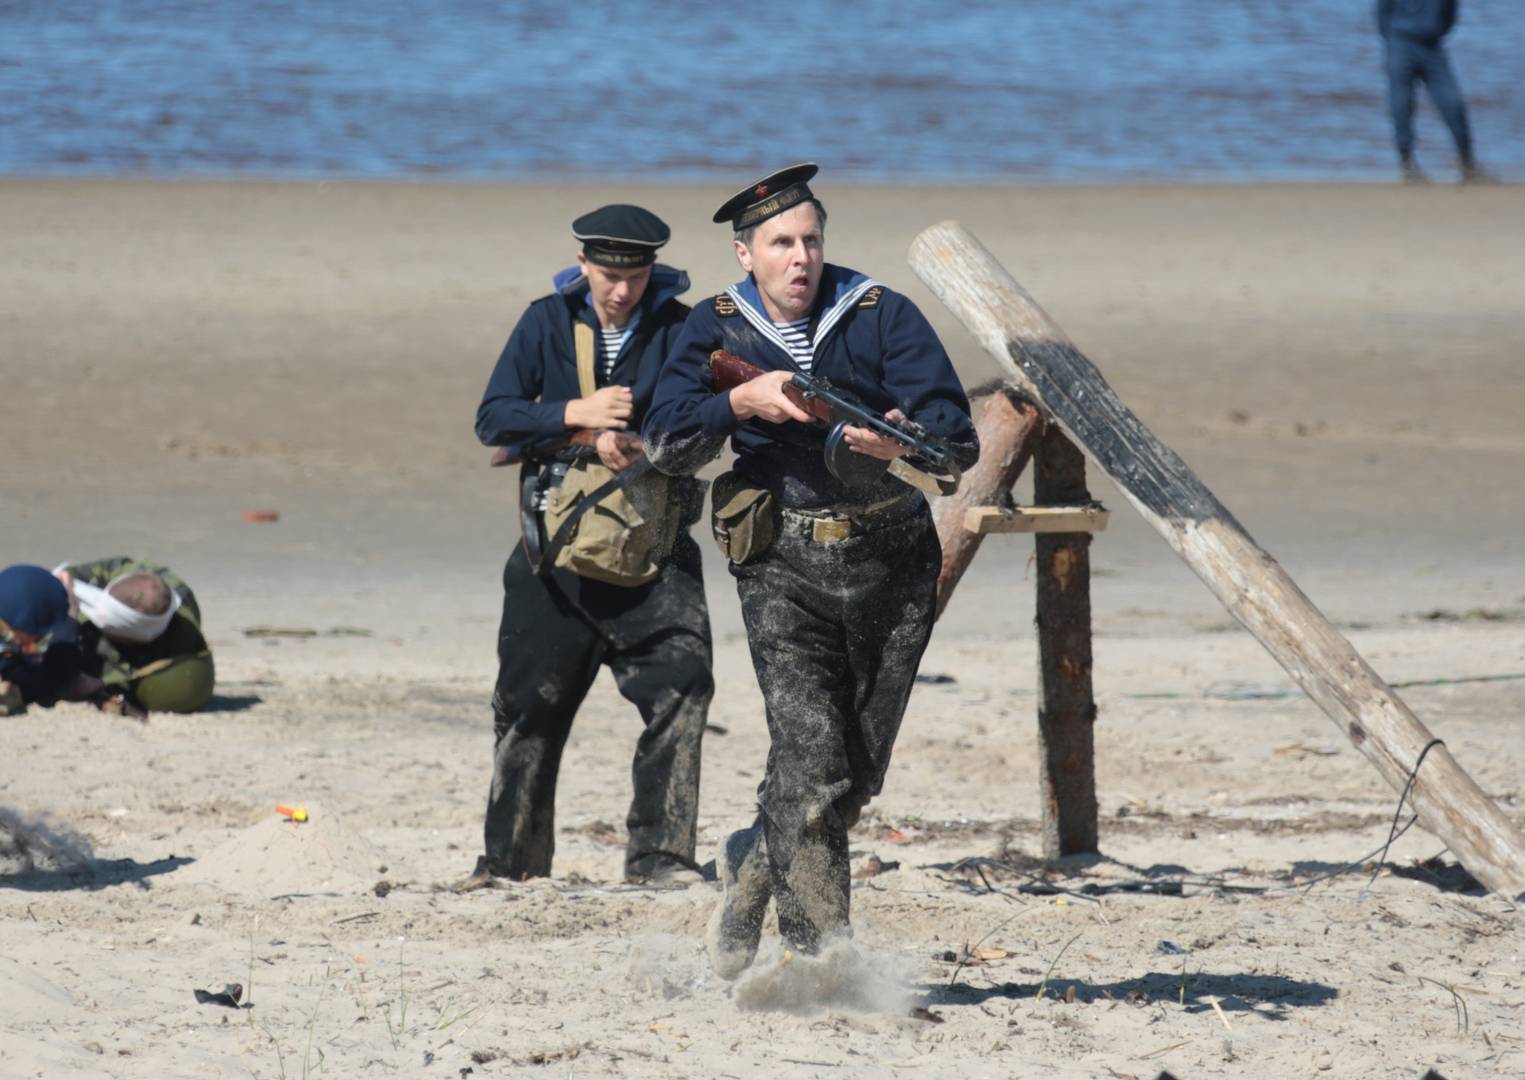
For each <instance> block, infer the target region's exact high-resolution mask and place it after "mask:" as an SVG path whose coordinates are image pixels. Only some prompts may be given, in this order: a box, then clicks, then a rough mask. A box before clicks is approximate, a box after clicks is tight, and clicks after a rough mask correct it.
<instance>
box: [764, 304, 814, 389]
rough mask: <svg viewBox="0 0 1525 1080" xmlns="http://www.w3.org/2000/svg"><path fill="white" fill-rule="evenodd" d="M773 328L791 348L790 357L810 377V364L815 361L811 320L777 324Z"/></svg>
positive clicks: (804, 319)
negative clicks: (811, 337)
mask: <svg viewBox="0 0 1525 1080" xmlns="http://www.w3.org/2000/svg"><path fill="white" fill-rule="evenodd" d="M773 326H774V329H776V330H777V331H778V332H779V334H780V335H781V336H782V337H783V339H784V344H785V345H787V346H789V355H790V356H792V357H793V358H794V362H795V363H796V364H798V365H799V367H800V370H801V371H803V372H805V373H806V374H807V375H808V374H809V373H810V363H811V361H812V360H813V359H814V357H813V355H812V353H813V350H812V349H811V346H810V319H809V318H808V317H806V318H803V319H795V320H794V321H793V322H776V323H774V324H773Z"/></svg>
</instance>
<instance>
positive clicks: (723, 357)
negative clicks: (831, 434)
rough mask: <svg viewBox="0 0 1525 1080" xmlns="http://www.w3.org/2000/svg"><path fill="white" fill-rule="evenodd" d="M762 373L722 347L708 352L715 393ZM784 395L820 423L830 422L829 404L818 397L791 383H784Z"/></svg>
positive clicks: (734, 387)
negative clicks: (811, 395)
mask: <svg viewBox="0 0 1525 1080" xmlns="http://www.w3.org/2000/svg"><path fill="white" fill-rule="evenodd" d="M762 374H764V371H763V369H762V368H760V367H758V366H757V365H756V364H751V363H748V362H747V361H745V360H743V359H742V358H741V357H739V356H737V355H736V354H735V353H729V352H726V351H725V350H724V349H716V350H715V351H714V352H712V353H710V378H711V379H713V380H714V383H715V392H716V393H717V394H723V393H725V392H726V391H728V390H734V389H736V387H738V386H740V385H741V384H742V383H745V382H751V381H752V380H753V379H755V378H757V376H759V375H762ZM784 396H785V397H786V398H788V399H789V400H790V401H792V402H794V404H796V405H798V406H799V407H800V408H802V409H804V410H805V411H806V412H807V413H809V414H810V415H811V416H813V417H815V418H816V419H817V420H819V421H820V422H821V423H823V424H826V423H830V422H831V406H830V405H828V404H827V403H826V402H824V401H822V400H821V399H820V398H817V397H810V396H808V395H807V394H806V393H805V391H803V390H801V389H800V388H799V387H798V386H795V385H794V384H793V383H785V384H784Z"/></svg>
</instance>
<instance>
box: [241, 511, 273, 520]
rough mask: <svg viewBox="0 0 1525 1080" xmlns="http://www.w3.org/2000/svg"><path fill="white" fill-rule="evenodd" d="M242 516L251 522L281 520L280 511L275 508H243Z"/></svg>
mask: <svg viewBox="0 0 1525 1080" xmlns="http://www.w3.org/2000/svg"><path fill="white" fill-rule="evenodd" d="M243 517H244V520H245V521H251V522H257V521H280V520H281V515H280V512H279V511H276V510H245V511H244V515H243Z"/></svg>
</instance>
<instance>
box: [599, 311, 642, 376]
mask: <svg viewBox="0 0 1525 1080" xmlns="http://www.w3.org/2000/svg"><path fill="white" fill-rule="evenodd" d="M634 325H635V324H634V323H626V324H625V325H624V326H621V327H619V328H618V329H615V330H603V329H600V330H599V332H598V357H599V371H600V373H601V374H602V375H603V377H604V382H606V383H607V382H609V380H610V379H612V378H613V377H614V361H615V360H617V359H618V358H619V355H620V350H621V349H623V348H624V347H625V342H626V341H628V340H630V332H631V330H632V329H634Z"/></svg>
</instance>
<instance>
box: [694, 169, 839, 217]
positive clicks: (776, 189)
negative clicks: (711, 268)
mask: <svg viewBox="0 0 1525 1080" xmlns="http://www.w3.org/2000/svg"><path fill="white" fill-rule="evenodd" d="M820 171H821V170H820V166H818V165H816V163H815V162H813V161H802V162H800V163H799V164H798V165H790V166H789V167H788V168H787V169H780V170H778V172H775V173H769V174H768V175H767V176H764V177H763V178H762V179H760V180H754V181H753V182H752V183H750V184H748V185H747V186H746V187H744V188H742V189H741V190H740V191H738V192H737V193H736V194H735V195H732V196H731V197H730V198H729V199H727V200H726V201H725V205H724V206H722V207H721V208H720V209H719V210H716V211H715V221H716V223H717V224H718V223H719V222H722V221H729V222H730V223H731V228H733V229H735V230H737V231H738V232H739V231H740V230H742V229H750V228H751V227H752V226H753V225H756V224H757V223H758V222H761V221H767V220H768V219H769V218H770V217H773V216H774V215H775V214H782V213H783V212H784V211H785V210H788V209H789V208H790V207H792V206H798V205H799V204H800V203H802V202H806V201H807V200H809V199H811V198H814V196H813V195H811V193H810V187H809V185H807V184H806V183H805V181H807V180H809V179H810V178H811V177H812V176H814V175H815V174H816V173H818V172H820Z"/></svg>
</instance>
